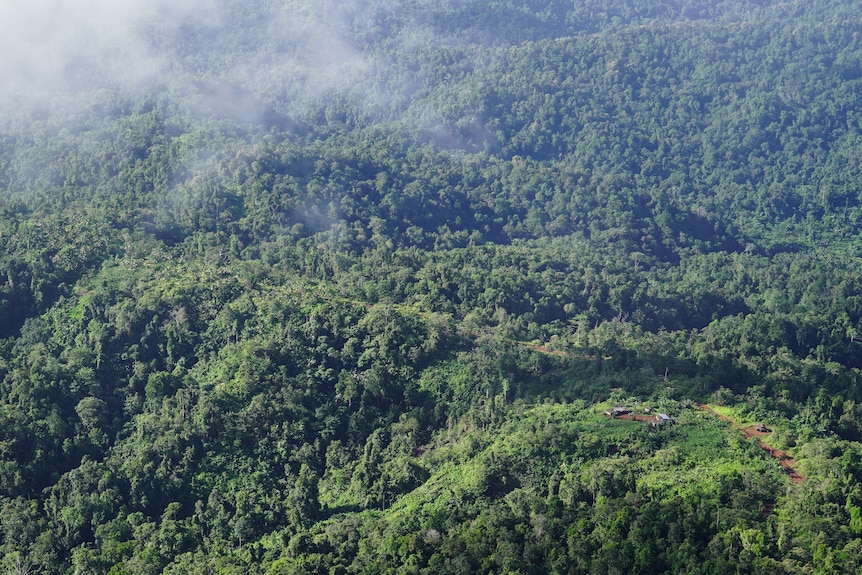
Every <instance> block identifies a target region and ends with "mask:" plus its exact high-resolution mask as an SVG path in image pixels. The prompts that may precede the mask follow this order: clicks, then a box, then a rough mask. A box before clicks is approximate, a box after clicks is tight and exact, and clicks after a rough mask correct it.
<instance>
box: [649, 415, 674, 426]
mask: <svg viewBox="0 0 862 575" xmlns="http://www.w3.org/2000/svg"><path fill="white" fill-rule="evenodd" d="M668 423H673V419H672V418H671V416H669V415H668V414H666V413H659V414H658V415H656V416H655V418H653V420H652V421H651V422H650V425H652V426H653V427H659V426H660V425H667V424H668Z"/></svg>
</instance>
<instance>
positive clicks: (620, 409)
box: [605, 405, 631, 417]
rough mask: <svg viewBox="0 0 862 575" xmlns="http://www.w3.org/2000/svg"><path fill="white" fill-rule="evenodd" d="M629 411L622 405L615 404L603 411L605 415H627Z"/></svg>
mask: <svg viewBox="0 0 862 575" xmlns="http://www.w3.org/2000/svg"><path fill="white" fill-rule="evenodd" d="M629 413H631V410H630V409H629V408H628V407H626V406H624V405H617V406H615V407H612V408H610V409H609V410H607V411H606V412H605V415H607V416H608V417H619V416H621V415H628V414H629Z"/></svg>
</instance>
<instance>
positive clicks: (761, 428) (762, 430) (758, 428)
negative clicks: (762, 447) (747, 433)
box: [754, 423, 772, 433]
mask: <svg viewBox="0 0 862 575" xmlns="http://www.w3.org/2000/svg"><path fill="white" fill-rule="evenodd" d="M754 431H756V432H758V433H769V432H771V431H772V430H771V429H769V428H768V427H766V426H765V425H763V424H762V423H755V424H754Z"/></svg>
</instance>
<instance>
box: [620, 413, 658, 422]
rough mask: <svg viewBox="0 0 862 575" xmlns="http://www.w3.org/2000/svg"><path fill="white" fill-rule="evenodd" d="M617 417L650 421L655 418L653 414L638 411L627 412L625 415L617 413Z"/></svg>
mask: <svg viewBox="0 0 862 575" xmlns="http://www.w3.org/2000/svg"><path fill="white" fill-rule="evenodd" d="M616 418H617V419H628V420H630V421H652V420H654V419H655V416H651V415H642V414H640V413H628V414H626V415H618V416H617V417H616Z"/></svg>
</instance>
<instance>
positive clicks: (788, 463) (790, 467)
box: [697, 403, 805, 483]
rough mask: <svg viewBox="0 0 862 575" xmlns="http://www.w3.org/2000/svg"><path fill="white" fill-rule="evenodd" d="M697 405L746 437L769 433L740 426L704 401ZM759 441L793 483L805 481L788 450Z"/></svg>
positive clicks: (761, 435) (752, 427)
mask: <svg viewBox="0 0 862 575" xmlns="http://www.w3.org/2000/svg"><path fill="white" fill-rule="evenodd" d="M697 406H698V407H699V408H701V409H703V410H704V411H708V412H710V413H712V414H713V415H715V416H716V417H718V418H719V419H720V420H722V421H726V422H727V423H729V424H730V425H731V426H733V427H734V428H735V429H738V430H739V432H740V433H742V435H743V437H745V438H746V439H749V438H752V437H763V436H764V435H768V434H767V433H765V432H762V431H757V430H756V429H754V426H753V425H752V426H749V427H739V426H738V425H736V424H735V423H734V422H733V420H731V419H730V418H729V417H725V416H723V415H721V414H719V413H716V412H715V410H713V409H712V408H711V407H710V406H708V405H706V404H704V403H699V404H697ZM759 443H760V447H761V449H763V450H764V451H766V452H767V453H769V455H770V456H772V457H774V458H775V459H777V460H778V463H780V464H781V467H783V468H784V470H785V471H786V472H787V474H788V475H790V479H791V480H793V483H799V482H801V481H805V478H804V477H803V476H802V475H800V474H799V472H797V471H796V469H795V467H796V460H795V459H793V458H792V457H790V455H789V454H788V453H787V452H786V451H782V450H780V449H775V448H774V447H771V446H769V445H767V444H766V443H764V442H763V441H760V442H759Z"/></svg>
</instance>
